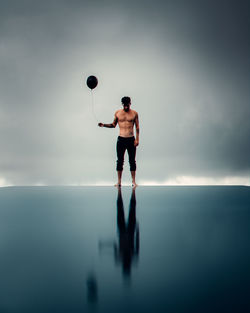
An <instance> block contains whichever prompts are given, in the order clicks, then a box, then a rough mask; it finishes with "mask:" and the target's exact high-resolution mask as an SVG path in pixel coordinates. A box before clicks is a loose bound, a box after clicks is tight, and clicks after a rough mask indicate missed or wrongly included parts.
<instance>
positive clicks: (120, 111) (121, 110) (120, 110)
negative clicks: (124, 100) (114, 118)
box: [115, 109, 123, 115]
mask: <svg viewBox="0 0 250 313" xmlns="http://www.w3.org/2000/svg"><path fill="white" fill-rule="evenodd" d="M122 112H123V109H119V110H117V111H115V115H117V114H120V113H122Z"/></svg>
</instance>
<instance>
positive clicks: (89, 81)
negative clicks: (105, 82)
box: [87, 76, 98, 89]
mask: <svg viewBox="0 0 250 313" xmlns="http://www.w3.org/2000/svg"><path fill="white" fill-rule="evenodd" d="M97 84H98V79H97V78H96V77H95V76H89V77H88V79H87V86H88V87H89V88H90V89H94V88H95V87H96V86H97Z"/></svg>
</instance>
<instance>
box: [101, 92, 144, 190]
mask: <svg viewBox="0 0 250 313" xmlns="http://www.w3.org/2000/svg"><path fill="white" fill-rule="evenodd" d="M121 101H122V104H123V109H120V110H118V111H116V112H115V118H114V121H113V123H111V124H103V123H99V124H98V126H100V127H107V128H114V127H116V125H117V123H118V125H119V127H120V135H119V137H118V139H117V145H116V151H117V166H116V170H117V176H118V182H117V184H116V186H121V180H122V171H123V163H124V154H125V151H126V150H127V151H128V156H129V164H130V171H131V177H132V184H133V186H136V182H135V172H136V163H135V155H136V147H137V146H138V145H139V118H138V113H137V112H136V111H134V110H131V109H130V105H131V99H130V97H123V98H122V100H121ZM134 125H135V127H136V138H135V137H134Z"/></svg>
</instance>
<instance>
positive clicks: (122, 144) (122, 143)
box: [116, 136, 136, 171]
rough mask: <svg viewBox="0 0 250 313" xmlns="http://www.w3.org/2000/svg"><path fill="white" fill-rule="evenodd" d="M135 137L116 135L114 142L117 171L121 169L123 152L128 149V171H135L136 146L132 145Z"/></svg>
mask: <svg viewBox="0 0 250 313" xmlns="http://www.w3.org/2000/svg"><path fill="white" fill-rule="evenodd" d="M134 141H135V137H128V138H127V137H121V136H118V138H117V144H116V152H117V166H116V170H117V171H122V170H123V163H124V154H125V151H126V150H128V159H129V164H130V171H136V163H135V154H136V147H135V146H134Z"/></svg>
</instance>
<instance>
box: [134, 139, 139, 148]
mask: <svg viewBox="0 0 250 313" xmlns="http://www.w3.org/2000/svg"><path fill="white" fill-rule="evenodd" d="M134 146H135V147H137V146H139V140H138V139H135V141H134Z"/></svg>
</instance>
